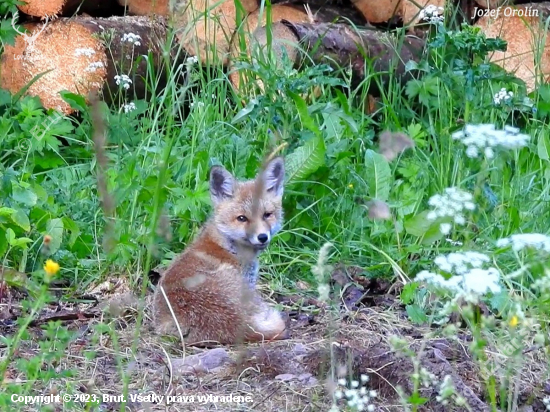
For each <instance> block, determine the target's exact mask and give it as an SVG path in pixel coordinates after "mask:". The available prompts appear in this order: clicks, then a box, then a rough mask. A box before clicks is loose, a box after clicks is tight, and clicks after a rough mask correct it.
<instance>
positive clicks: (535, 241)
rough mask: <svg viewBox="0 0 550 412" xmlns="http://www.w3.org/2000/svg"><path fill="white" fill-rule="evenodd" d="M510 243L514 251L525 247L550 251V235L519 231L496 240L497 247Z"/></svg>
mask: <svg viewBox="0 0 550 412" xmlns="http://www.w3.org/2000/svg"><path fill="white" fill-rule="evenodd" d="M509 245H512V249H513V250H514V251H516V252H519V251H520V250H523V249H526V248H533V249H538V250H543V251H544V252H547V253H550V236H547V235H543V234H540V233H521V234H517V235H512V236H510V237H505V238H503V239H499V240H497V247H506V246H509Z"/></svg>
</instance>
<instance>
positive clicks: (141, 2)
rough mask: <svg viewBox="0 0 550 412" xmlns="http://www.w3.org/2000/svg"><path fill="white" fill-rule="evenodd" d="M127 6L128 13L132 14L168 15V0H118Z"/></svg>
mask: <svg viewBox="0 0 550 412" xmlns="http://www.w3.org/2000/svg"><path fill="white" fill-rule="evenodd" d="M118 2H119V3H120V4H121V5H122V6H126V7H128V13H129V14H131V15H134V16H149V15H153V14H156V15H159V16H166V17H167V16H168V15H169V0H118Z"/></svg>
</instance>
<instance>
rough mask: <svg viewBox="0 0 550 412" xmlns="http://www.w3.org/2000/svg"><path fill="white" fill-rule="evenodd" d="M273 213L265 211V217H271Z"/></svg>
mask: <svg viewBox="0 0 550 412" xmlns="http://www.w3.org/2000/svg"><path fill="white" fill-rule="evenodd" d="M272 214H273V213H270V212H265V213H264V219H269V218H270V217H271V215H272Z"/></svg>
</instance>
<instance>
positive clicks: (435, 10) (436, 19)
mask: <svg viewBox="0 0 550 412" xmlns="http://www.w3.org/2000/svg"><path fill="white" fill-rule="evenodd" d="M444 11H445V10H444V9H443V7H436V6H434V5H433V4H430V5H429V6H426V7H425V8H423V9H422V10H420V13H419V14H418V18H419V19H420V20H421V21H427V22H429V23H433V24H437V23H442V22H443V20H445V16H444V15H443V13H444Z"/></svg>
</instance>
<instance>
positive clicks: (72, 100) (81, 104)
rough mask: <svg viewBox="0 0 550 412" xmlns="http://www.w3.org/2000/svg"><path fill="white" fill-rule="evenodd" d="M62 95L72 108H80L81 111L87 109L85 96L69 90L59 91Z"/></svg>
mask: <svg viewBox="0 0 550 412" xmlns="http://www.w3.org/2000/svg"><path fill="white" fill-rule="evenodd" d="M59 94H60V95H61V98H62V99H63V100H65V101H66V102H67V103H68V104H69V106H71V108H73V109H75V110H78V111H79V112H85V111H86V99H84V97H82V96H80V95H78V94H75V93H71V92H69V91H67V90H63V91H61V92H59Z"/></svg>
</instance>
